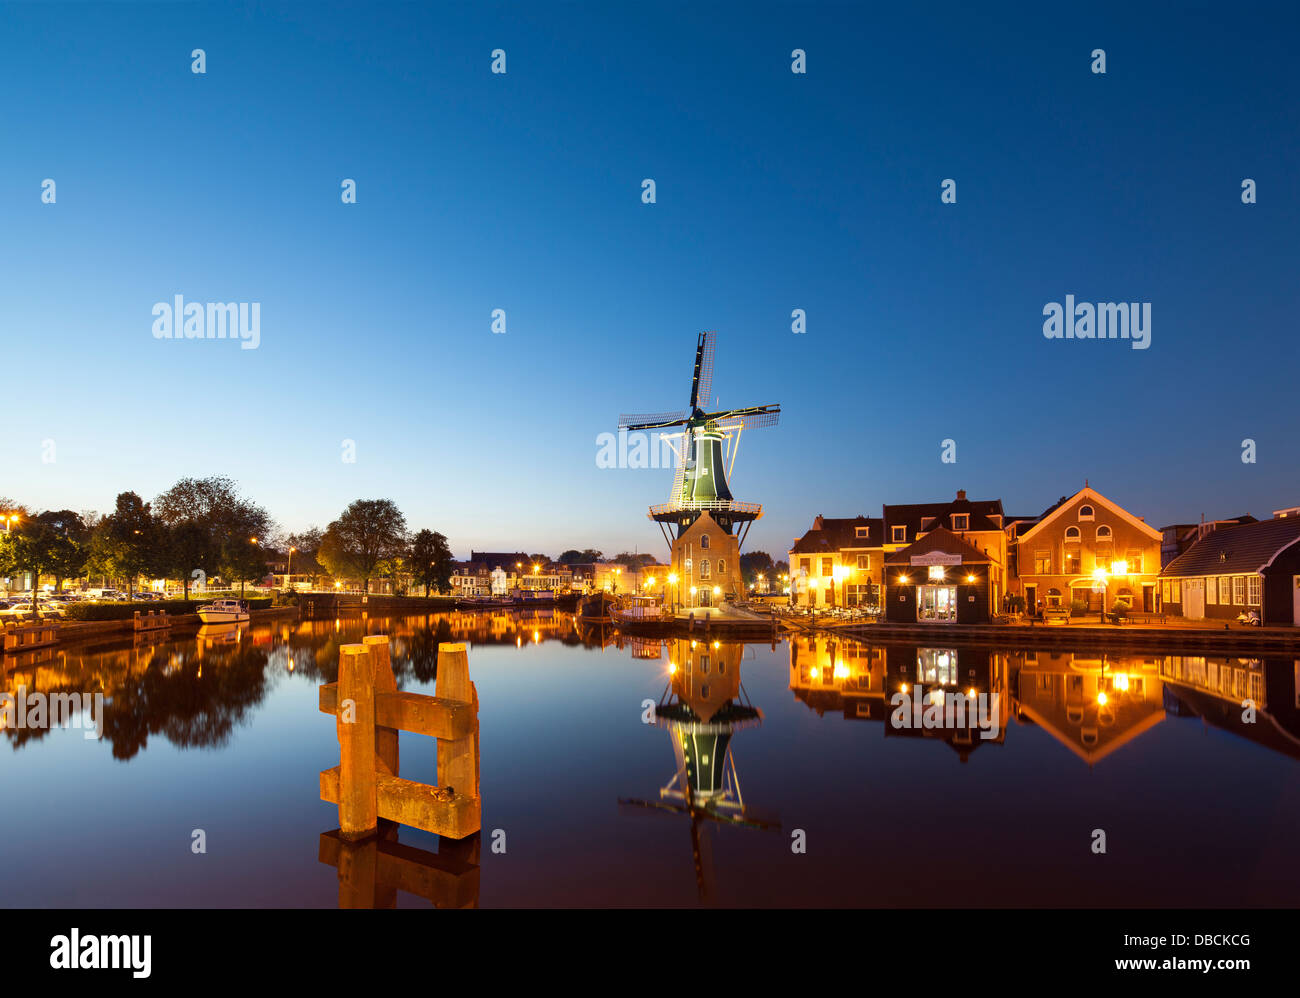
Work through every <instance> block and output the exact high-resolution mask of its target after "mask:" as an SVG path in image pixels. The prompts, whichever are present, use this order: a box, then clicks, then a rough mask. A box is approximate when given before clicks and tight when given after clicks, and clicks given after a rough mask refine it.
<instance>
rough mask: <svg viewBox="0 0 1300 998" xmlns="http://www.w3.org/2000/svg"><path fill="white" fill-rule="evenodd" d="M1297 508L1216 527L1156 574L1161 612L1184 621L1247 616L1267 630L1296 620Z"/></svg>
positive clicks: (1299, 606) (1299, 583)
mask: <svg viewBox="0 0 1300 998" xmlns="http://www.w3.org/2000/svg"><path fill="white" fill-rule="evenodd" d="M1298 513H1300V510H1294V509H1288V510H1276V511H1275V512H1274V515H1273V519H1271V520H1258V521H1256V522H1254V523H1241V524H1235V525H1232V526H1220V527H1218V528H1216V529H1215V530H1213V531H1210V532H1208V533H1206V535H1205V536H1204V537H1202V538H1201V539H1200V540H1198V541H1197V542H1196V543H1195V544H1193V545H1192V546H1191V547H1190V548H1188V549H1187V550H1186V551H1185V552H1183V553H1182V554H1180V555H1179V556H1178V557H1177V558H1175V559H1174V560H1173V561H1171V562H1170V563H1169V564H1168V565H1167V566H1165V569H1164V571H1163V572H1161V573H1160V586H1161V592H1162V596H1163V599H1164V604H1165V609H1166V611H1167V612H1169V613H1173V614H1176V615H1178V616H1182V617H1185V618H1187V619H1188V620H1205V619H1209V620H1236V619H1237V618H1238V617H1239V616H1242V615H1245V616H1246V617H1247V618H1249V617H1250V616H1251V615H1252V614H1254V615H1255V616H1256V617H1258V618H1259V621H1260V623H1263V624H1266V625H1270V626H1280V625H1287V624H1290V625H1294V624H1296V623H1297V621H1300V515H1297V514H1298Z"/></svg>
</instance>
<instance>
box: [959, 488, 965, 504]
mask: <svg viewBox="0 0 1300 998" xmlns="http://www.w3.org/2000/svg"><path fill="white" fill-rule="evenodd" d="M957 501H958V502H965V501H966V490H965V489H958V490H957Z"/></svg>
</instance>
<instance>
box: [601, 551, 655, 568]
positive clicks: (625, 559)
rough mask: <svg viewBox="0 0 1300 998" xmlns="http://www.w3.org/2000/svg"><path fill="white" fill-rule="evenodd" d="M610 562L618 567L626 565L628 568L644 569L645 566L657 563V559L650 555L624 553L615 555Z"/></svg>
mask: <svg viewBox="0 0 1300 998" xmlns="http://www.w3.org/2000/svg"><path fill="white" fill-rule="evenodd" d="M610 561H612V562H616V563H617V564H620V565H627V566H628V567H629V568H644V567H645V566H646V565H656V564H658V563H659V559H657V558H656V557H655V556H654V555H652V554H629V553H628V552H626V551H624V552H622V553H621V554H616V555H615V556H614V557H613V558H611V559H610Z"/></svg>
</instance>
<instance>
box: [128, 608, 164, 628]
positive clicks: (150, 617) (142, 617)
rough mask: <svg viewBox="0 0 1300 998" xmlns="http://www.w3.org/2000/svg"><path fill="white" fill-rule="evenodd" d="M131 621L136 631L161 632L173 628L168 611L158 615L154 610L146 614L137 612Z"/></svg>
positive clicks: (160, 611)
mask: <svg viewBox="0 0 1300 998" xmlns="http://www.w3.org/2000/svg"><path fill="white" fill-rule="evenodd" d="M131 620H132V627H133V629H134V630H136V631H161V630H163V629H164V628H168V627H171V626H172V622H171V620H170V618H168V616H167V611H166V610H159V611H158V612H157V613H156V614H155V613H154V612H153V611H152V610H150V611H149V612H148V613H146V614H142V613H140V611H139V610H136V611H135V616H134V617H132V618H131Z"/></svg>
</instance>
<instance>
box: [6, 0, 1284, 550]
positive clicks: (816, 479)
mask: <svg viewBox="0 0 1300 998" xmlns="http://www.w3.org/2000/svg"><path fill="white" fill-rule="evenodd" d="M898 6H900V5H896V4H888V5H874V4H873V5H798V6H766V5H762V4H759V5H746V6H745V7H744V8H743V9H742V8H729V7H721V6H716V5H715V6H705V5H699V4H690V5H661V4H657V3H641V4H630V3H619V4H604V5H594V4H593V5H588V4H558V3H556V4H526V3H510V4H503V5H499V6H489V5H482V4H475V5H470V4H456V5H444V4H429V5H420V6H380V5H369V4H367V5H358V6H355V7H351V8H349V7H333V6H328V5H325V4H317V3H298V4H292V5H287V6H283V7H281V6H274V5H266V6H256V7H253V6H249V7H247V8H245V7H243V6H236V5H233V4H231V5H226V4H222V5H198V4H188V3H177V4H171V3H169V4H159V5H146V4H124V3H119V4H110V5H103V6H100V5H88V4H68V5H50V4H20V5H15V4H4V5H0V108H2V109H3V110H2V113H0V337H2V339H3V351H2V353H0V356H2V357H3V361H2V362H0V363H2V364H3V370H4V372H5V378H4V384H5V389H4V397H5V406H4V411H5V419H4V428H3V432H0V496H9V497H12V498H13V499H15V500H17V501H20V502H23V503H25V504H27V505H29V506H32V507H36V508H41V509H43V508H65V507H67V508H72V509H77V510H83V509H94V510H99V511H106V510H109V509H111V508H112V505H113V499H114V496H115V495H116V494H117V493H118V492H121V491H124V490H133V491H136V492H138V493H140V494H141V495H142V496H143V497H144V498H146V499H152V498H153V497H154V496H156V495H157V494H158V493H159V492H161V491H163V490H164V489H166V488H167V487H168V486H169V485H171V484H172V483H173V482H175V481H176V479H178V478H180V477H183V476H199V477H201V476H207V475H212V474H224V475H228V476H230V477H232V478H234V479H235V480H236V481H237V482H238V483H239V485H240V486H241V488H242V490H243V491H244V492H245V493H246V494H247V495H249V496H250V497H252V498H253V499H255V500H257V501H258V502H260V503H261V504H262V505H264V506H265V507H266V508H267V509H268V510H269V511H270V513H271V514H272V516H273V517H274V518H275V519H276V520H277V521H278V522H279V523H280V524H281V526H282V527H284V528H286V529H289V530H294V529H299V528H303V527H306V526H309V525H313V524H314V525H318V526H321V527H324V526H325V525H326V524H327V523H328V522H329V521H330V520H331V519H333V518H334V517H335V516H337V515H338V513H339V512H340V511H341V510H342V509H343V507H344V506H345V505H346V504H347V503H348V502H350V501H351V500H353V499H357V498H383V497H386V498H391V499H393V500H395V501H396V502H397V503H398V504H399V506H400V507H401V508H402V509H403V511H404V512H405V513H406V516H407V520H408V523H409V525H410V526H411V527H412V528H413V529H418V528H421V527H426V526H427V527H431V528H433V529H437V530H441V531H442V532H443V533H445V534H447V535H448V537H449V538H450V539H451V542H452V547H453V550H454V551H455V552H456V553H457V555H458V556H462V557H463V556H466V555H468V553H469V551H470V549H471V547H472V548H476V549H480V550H481V549H514V548H523V549H527V550H528V551H541V552H546V553H549V554H551V555H555V554H558V553H559V552H560V551H561V550H563V549H565V548H569V547H576V548H584V547H588V546H591V547H597V548H600V549H602V550H604V551H605V552H606V553H611V554H612V553H614V552H617V551H620V550H624V549H631V548H633V547H639V548H640V550H642V551H652V552H655V553H662V551H663V542H662V539H661V537H660V534H659V531H658V528H657V527H656V526H655V524H653V523H651V522H650V521H649V520H647V519H646V515H645V511H646V506H647V505H649V504H651V503H657V502H663V501H665V500H666V499H667V495H668V489H669V485H670V481H671V472H670V471H667V470H662V469H660V470H626V469H625V470H607V469H601V468H598V467H597V464H596V455H597V436H598V434H600V433H602V432H604V431H610V430H613V429H614V428H615V426H616V423H617V419H618V416H619V414H620V413H621V412H653V411H658V410H668V409H678V408H682V407H684V406H685V405H686V402H687V396H688V393H689V389H690V374H691V365H692V361H693V351H694V348H695V339H696V335H697V333H698V332H699V331H700V330H702V329H713V330H716V331H717V333H718V350H717V364H716V369H715V377H714V394H715V395H716V396H717V398H718V400H719V401H720V402H721V404H722V405H724V406H732V405H742V404H750V403H773V402H775V403H780V404H781V407H782V410H783V411H782V417H781V423H780V425H779V426H777V427H775V428H770V429H763V430H759V431H755V432H754V433H752V434H747V435H746V436H745V438H744V440H743V443H742V445H741V449H740V453H739V457H738V459H737V463H736V468H735V473H734V475H733V479H732V487H733V491H734V493H735V494H736V497H737V498H739V499H744V500H751V501H758V502H762V503H763V504H764V506H765V510H766V515H765V517H764V518H763V520H761V521H760V522H759V523H758V524H756V526H755V527H754V529H753V531H752V532H751V535H750V538H749V541H748V544H747V547H748V548H749V549H765V550H768V551H770V552H771V553H772V554H773V555H777V556H779V555H780V554H782V553H783V552H785V551H786V550H787V549H788V547H789V544H790V541H791V539H792V538H793V537H794V536H795V535H797V534H799V533H802V532H803V531H804V530H805V529H807V527H808V525H809V523H810V521H811V519H812V517H813V516H815V515H816V514H818V513H825V514H826V515H828V516H835V515H839V516H845V515H850V516H851V515H854V514H857V513H863V514H866V515H877V516H878V515H879V511H880V506H881V504H882V503H883V502H891V503H893V502H920V501H926V500H938V499H945V498H948V497H950V496H952V495H953V493H954V492H955V490H956V489H959V488H964V489H966V490H967V492H968V493H969V494H970V496H971V497H972V498H1001V499H1002V501H1003V504H1004V506H1005V508H1006V510H1007V512H1009V513H1036V512H1039V511H1041V510H1042V509H1043V508H1044V507H1046V506H1047V505H1049V504H1050V503H1052V502H1054V501H1055V500H1056V499H1057V498H1058V497H1059V496H1061V495H1063V494H1067V493H1071V492H1073V491H1075V490H1076V489H1077V488H1079V487H1081V486H1082V485H1083V482H1084V479H1085V478H1087V479H1089V481H1090V483H1091V484H1092V485H1093V487H1095V488H1097V489H1099V490H1100V491H1101V492H1103V493H1105V494H1107V495H1109V496H1111V497H1112V498H1114V499H1115V500H1117V501H1119V502H1120V503H1122V504H1123V505H1125V506H1126V507H1127V508H1129V509H1130V510H1131V511H1133V512H1134V513H1136V514H1138V515H1141V516H1144V517H1145V518H1146V519H1147V521H1148V522H1150V523H1152V524H1154V525H1156V526H1161V525H1163V524H1165V523H1168V522H1175V521H1184V520H1187V521H1190V520H1195V519H1198V518H1199V517H1200V516H1201V514H1202V513H1204V514H1205V515H1206V516H1207V517H1218V516H1227V515H1236V514H1239V513H1244V512H1250V513H1253V514H1254V515H1256V516H1267V515H1268V514H1269V512H1270V511H1271V510H1273V509H1275V508H1279V507H1282V506H1290V505H1295V504H1296V503H1300V481H1298V479H1300V475H1298V472H1297V469H1298V468H1300V460H1298V459H1300V434H1298V433H1297V403H1296V395H1297V391H1296V389H1297V383H1298V381H1300V379H1298V378H1297V356H1298V354H1300V350H1297V346H1296V342H1297V323H1296V316H1297V311H1298V309H1297V306H1298V305H1300V280H1297V265H1298V264H1300V249H1298V245H1300V243H1298V240H1300V235H1298V233H1300V224H1298V223H1300V72H1298V71H1297V67H1296V62H1295V51H1294V49H1295V43H1296V39H1297V37H1300V36H1298V34H1297V28H1300V14H1297V13H1296V7H1295V5H1294V4H1287V5H1277V6H1274V7H1242V6H1241V5H1237V4H1233V5H1228V4H1219V5H1215V6H1209V5H1199V4H1180V5H1177V8H1178V9H1177V13H1174V12H1172V11H1173V8H1171V7H1167V6H1166V7H1164V9H1162V10H1161V11H1158V12H1157V11H1145V12H1144V11H1143V10H1142V9H1139V8H1138V7H1136V6H1135V5H1133V4H1129V3H1125V4H1118V5H1115V6H1111V7H1104V8H1097V9H1096V10H1094V11H1093V12H1087V13H1086V12H1083V11H1082V10H1078V9H1074V10H1071V11H1069V12H1063V11H1058V10H1052V9H1048V8H1055V7H1057V6H1059V5H1056V4H1033V5H1026V6H1024V7H1020V8H1012V7H1002V6H999V5H993V7H996V8H998V9H996V10H993V9H991V8H990V5H983V4H980V5H971V4H965V3H960V4H958V3H953V4H938V5H927V10H926V11H925V13H919V12H918V13H910V12H899V11H898V10H896V9H895V8H896V7H898ZM1162 6H1163V5H1162ZM1040 8H1041V9H1040ZM196 48H202V49H204V51H205V53H206V69H207V72H206V74H203V75H197V74H195V73H192V72H191V61H192V60H191V52H192V50H193V49H196ZM498 48H499V49H504V50H505V52H506V59H507V62H506V67H507V72H506V73H505V74H504V75H495V74H493V73H492V72H491V62H492V51H493V50H494V49H498ZM796 48H799V49H803V50H805V51H806V53H807V73H806V74H805V75H797V74H794V73H792V72H791V52H792V50H794V49H796ZM1096 48H1101V49H1104V50H1105V53H1106V73H1105V74H1104V75H1099V74H1094V73H1093V72H1092V71H1091V64H1092V56H1091V53H1092V51H1093V49H1096ZM46 178H49V179H53V180H54V181H55V182H56V185H57V187H56V191H57V201H56V203H54V204H44V203H42V200H41V185H42V181H43V180H45V179H46ZM344 178H351V179H354V180H355V181H356V184H357V203H356V204H350V205H347V204H343V203H342V202H341V200H340V193H341V188H340V185H341V183H342V181H343V180H344ZM646 178H651V179H653V180H654V181H655V183H656V187H657V203H655V204H653V205H647V204H643V203H642V200H641V191H642V186H641V185H642V180H643V179H646ZM946 178H951V179H953V180H955V181H956V185H957V203H956V204H942V203H941V202H940V193H941V191H940V185H941V182H942V181H943V180H944V179H946ZM1244 178H1251V179H1253V180H1255V182H1256V184H1257V189H1258V203H1257V204H1253V205H1244V204H1243V203H1242V200H1241V184H1242V180H1243V179H1244ZM177 294H180V295H184V296H185V299H186V300H187V301H196V302H202V303H206V302H218V301H219V302H232V301H233V302H240V301H242V302H259V303H260V304H261V333H260V337H261V338H260V345H259V347H258V349H256V350H242V349H240V346H239V344H238V343H237V342H231V341H218V340H213V341H189V340H183V339H182V340H179V341H178V340H171V341H168V340H158V339H155V338H154V336H153V334H152V331H151V330H152V325H153V315H152V309H153V306H154V303H156V302H169V303H170V302H171V301H172V299H173V298H174V296H175V295H177ZM1067 294H1073V295H1074V296H1075V299H1076V300H1077V301H1079V302H1107V301H1136V302H1150V303H1151V305H1152V323H1153V329H1152V337H1151V346H1150V348H1149V349H1147V350H1134V349H1131V345H1130V344H1129V343H1127V342H1112V341H1106V342H1091V341H1073V340H1048V339H1046V338H1045V337H1044V335H1043V322H1044V318H1043V308H1044V306H1045V305H1047V304H1048V303H1050V302H1064V301H1065V296H1066V295H1067ZM498 308H500V309H504V310H505V311H506V316H507V331H506V333H505V334H504V335H494V334H493V332H492V330H491V325H490V323H491V313H492V311H493V309H498ZM796 308H801V309H804V310H806V314H807V333H806V334H803V335H796V334H794V333H792V331H791V327H790V324H791V317H790V316H791V311H792V310H793V309H796ZM946 438H951V439H953V440H955V442H956V446H957V461H956V463H955V464H944V463H942V462H941V460H940V456H941V443H942V441H943V440H944V439H946ZM1246 438H1250V439H1253V440H1254V441H1255V444H1256V448H1257V461H1256V463H1254V464H1246V463H1243V462H1242V460H1241V454H1242V441H1243V440H1244V439H1246ZM345 440H351V441H355V447H356V461H355V463H345V462H344V461H343V460H342V456H343V447H344V444H343V441H345ZM47 441H53V450H51V448H50V446H49V445H48V444H47V443H46V442H47ZM51 456H52V457H53V458H54V459H53V461H49V460H43V457H44V458H48V457H51Z"/></svg>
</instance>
